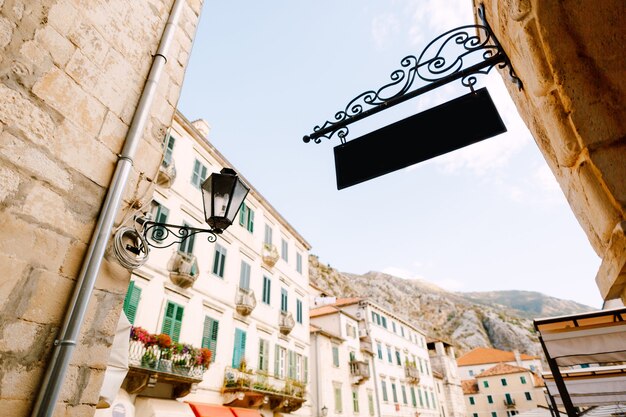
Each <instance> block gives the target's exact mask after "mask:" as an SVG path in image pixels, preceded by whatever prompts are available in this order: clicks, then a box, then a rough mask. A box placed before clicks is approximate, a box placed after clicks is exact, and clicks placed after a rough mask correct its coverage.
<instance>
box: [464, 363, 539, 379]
mask: <svg viewBox="0 0 626 417" xmlns="http://www.w3.org/2000/svg"><path fill="white" fill-rule="evenodd" d="M520 372H530V370H529V369H526V368H522V367H521V366H513V365H509V364H508V363H499V364H497V365H496V366H493V367H491V368H489V369H487V370H486V371H484V372H481V373H480V374H478V375H476V378H479V377H483V376H494V375H507V374H517V373H520Z"/></svg>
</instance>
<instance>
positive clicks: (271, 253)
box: [261, 243, 278, 268]
mask: <svg viewBox="0 0 626 417" xmlns="http://www.w3.org/2000/svg"><path fill="white" fill-rule="evenodd" d="M261 259H263V263H265V265H267V266H268V267H269V268H272V267H273V266H274V265H276V262H278V250H277V249H276V246H274V245H272V244H271V243H264V244H263V249H261Z"/></svg>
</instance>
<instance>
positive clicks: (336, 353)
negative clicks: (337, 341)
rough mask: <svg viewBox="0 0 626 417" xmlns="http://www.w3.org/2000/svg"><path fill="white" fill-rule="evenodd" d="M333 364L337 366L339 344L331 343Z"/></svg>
mask: <svg viewBox="0 0 626 417" xmlns="http://www.w3.org/2000/svg"><path fill="white" fill-rule="evenodd" d="M333 365H334V366H336V367H338V366H339V346H337V345H333Z"/></svg>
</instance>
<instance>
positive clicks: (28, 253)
mask: <svg viewBox="0 0 626 417" xmlns="http://www.w3.org/2000/svg"><path fill="white" fill-rule="evenodd" d="M69 243H70V239H69V238H68V237H66V236H63V235H60V234H58V233H56V232H54V231H52V230H48V229H44V228H41V227H39V226H38V225H36V224H33V223H32V222H29V221H24V220H22V219H21V218H19V217H16V216H15V215H14V214H13V213H3V215H2V216H0V253H3V254H5V256H8V257H11V258H15V259H17V260H18V261H20V262H28V263H30V264H31V265H32V266H33V267H41V268H45V269H47V270H49V271H57V270H58V269H59V267H60V266H61V265H62V264H63V259H64V258H65V253H66V251H67V247H68V246H69Z"/></svg>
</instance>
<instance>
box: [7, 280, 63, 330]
mask: <svg viewBox="0 0 626 417" xmlns="http://www.w3.org/2000/svg"><path fill="white" fill-rule="evenodd" d="M74 285H75V284H74V281H72V280H70V279H67V278H65V277H63V276H60V275H58V274H56V273H52V272H49V271H46V270H43V269H36V270H34V271H33V272H32V274H31V276H30V277H29V279H28V280H27V284H26V285H25V287H26V288H24V290H25V291H28V293H27V294H25V295H26V297H25V298H24V299H23V300H22V302H20V305H19V307H18V309H19V312H18V313H19V314H20V315H21V317H22V318H23V319H24V320H30V321H34V322H36V323H44V324H46V323H50V324H57V323H59V322H60V321H61V320H62V319H63V317H64V315H65V312H66V309H67V302H68V300H69V298H70V295H71V293H72V290H73V289H74ZM50 294H54V297H51V296H50Z"/></svg>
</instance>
